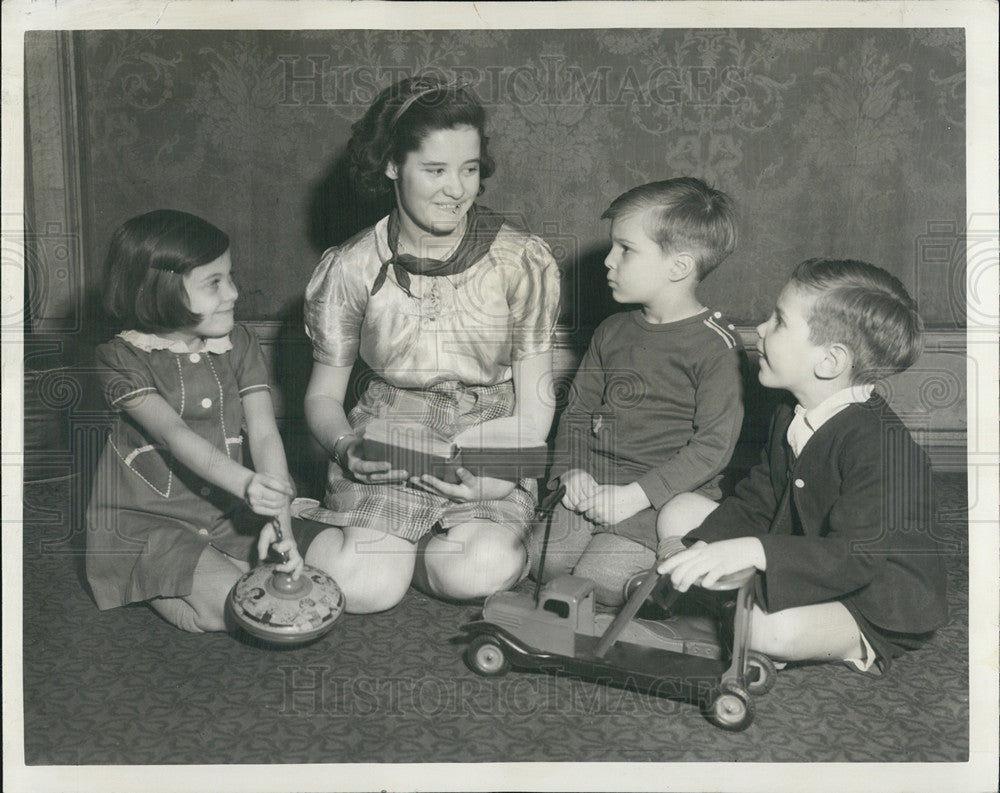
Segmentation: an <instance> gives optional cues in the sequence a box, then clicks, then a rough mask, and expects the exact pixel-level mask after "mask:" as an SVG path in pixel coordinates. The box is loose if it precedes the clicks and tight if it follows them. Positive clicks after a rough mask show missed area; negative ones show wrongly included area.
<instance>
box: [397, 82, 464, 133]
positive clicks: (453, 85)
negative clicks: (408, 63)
mask: <svg viewBox="0 0 1000 793" xmlns="http://www.w3.org/2000/svg"><path fill="white" fill-rule="evenodd" d="M415 82H422V83H423V84H424V87H423V88H420V89H419V90H418V91H417V92H416V93H415V94H413V95H412V96H408V97H407V98H406V99H405V100H404V102H403V104H401V105H400V106H399V109H398V110H396V112H395V114H393V117H392V121H390V122H389V126H395V125H396V122H398V121H399V119H400V118H402V116H403V114H404V113H405V112H406V111H407V110H409V109H410V108H411V107H412V106H413V103H414V102H416V101H417V100H418V99H420V98H421V97H424V96H427V94H432V93H434V92H435V91H460V90H462V89H463V88H466V87H468V86H467V84H466V83H465V82H464V81H462V80H450V81H449V82H447V83H431V82H430V81H429V80H427V79H426V78H419V79H418V80H417V81H415Z"/></svg>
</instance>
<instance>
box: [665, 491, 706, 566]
mask: <svg viewBox="0 0 1000 793" xmlns="http://www.w3.org/2000/svg"><path fill="white" fill-rule="evenodd" d="M718 506H719V505H718V503H717V502H715V501H712V499H710V498H707V497H706V496H703V495H700V494H699V493H680V494H678V495H676V496H674V497H673V498H672V499H670V501H668V502H667V503H666V504H664V505H663V507H662V508H661V509H660V513H659V515H658V516H657V518H656V536H657V539H658V540H659V546H658V548H657V552H656V558H657V559H663V558H665V557H666V556H669V555H670V551H671V550H672V549H674V548H675V546H676V543H677V539H678V538H680V537H683V536H684V535H685V534H687V533H688V532H689V531H691V530H692V529H696V528H698V527H699V526H700V525H701V523H702V521H703V520H705V518H707V517H708V515H709V513H711V512H712V511H713V510H714V509H715V508H716V507H718Z"/></svg>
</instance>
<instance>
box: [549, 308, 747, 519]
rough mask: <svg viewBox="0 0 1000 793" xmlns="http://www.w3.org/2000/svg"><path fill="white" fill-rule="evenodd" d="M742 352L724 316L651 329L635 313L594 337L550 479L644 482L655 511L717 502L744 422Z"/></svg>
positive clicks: (706, 315) (704, 315)
mask: <svg viewBox="0 0 1000 793" xmlns="http://www.w3.org/2000/svg"><path fill="white" fill-rule="evenodd" d="M741 355H742V345H741V343H740V338H739V335H738V333H737V332H736V329H735V328H734V326H733V325H732V324H731V323H730V322H729V321H728V320H726V319H725V318H724V317H723V316H722V314H721V313H720V312H713V311H709V310H705V311H702V312H700V313H699V314H696V315H695V316H693V317H689V318H687V319H682V320H679V321H677V322H668V323H664V324H653V323H650V322H647V321H646V320H645V319H644V318H643V316H642V313H641V312H640V311H638V310H635V311H627V312H622V313H619V314H615V315H613V316H611V317H609V318H608V319H606V320H605V321H604V322H602V323H601V325H600V326H599V327H598V328H597V330H596V331H595V332H594V336H593V338H592V339H591V342H590V346H589V348H588V349H587V352H586V354H585V355H584V357H583V360H582V361H581V363H580V368H579V369H578V370H577V373H576V377H575V378H574V380H573V386H572V389H571V391H570V395H569V401H568V404H567V407H566V410H565V411H564V412H563V415H562V417H561V419H560V422H559V431H558V433H557V435H556V444H555V456H554V462H553V466H552V475H553V476H558V475H559V474H561V473H564V472H565V471H567V470H569V469H571V468H582V469H583V470H585V471H587V472H589V473H590V474H591V475H592V476H593V477H594V478H595V479H596V480H597V481H598V483H600V484H613V485H625V484H630V483H631V482H638V483H639V485H640V487H642V489H643V491H644V492H645V494H646V496H647V497H648V498H649V501H650V503H651V504H652V506H653V507H654V508H656V509H659V508H660V507H662V506H663V505H664V504H665V503H666V502H667V501H669V500H670V499H671V498H673V497H674V496H675V495H677V494H678V493H684V492H690V491H694V490H698V491H699V492H701V493H704V494H705V495H707V496H709V497H712V498H718V496H719V490H718V479H719V473H720V472H721V471H722V469H723V468H724V467H725V466H726V464H727V463H728V462H729V459H730V457H731V456H732V453H733V449H734V448H735V446H736V441H737V438H738V437H739V433H740V427H741V425H742V422H743V401H742V379H741V376H740V360H741Z"/></svg>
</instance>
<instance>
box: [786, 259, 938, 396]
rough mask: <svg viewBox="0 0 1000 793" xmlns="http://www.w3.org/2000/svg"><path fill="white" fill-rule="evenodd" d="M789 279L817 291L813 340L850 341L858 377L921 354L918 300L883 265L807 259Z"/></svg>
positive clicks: (878, 374)
mask: <svg viewBox="0 0 1000 793" xmlns="http://www.w3.org/2000/svg"><path fill="white" fill-rule="evenodd" d="M789 283H791V284H795V285H796V286H797V287H799V288H801V289H806V290H809V291H811V292H815V293H816V300H815V301H814V302H813V305H812V310H811V313H810V315H809V316H808V317H807V321H808V323H809V340H810V341H811V342H813V343H814V344H832V343H834V342H840V343H841V344H844V345H846V346H847V347H848V348H849V349H850V350H851V352H852V353H853V355H854V372H853V377H852V380H853V382H856V383H871V382H875V381H876V380H878V379H880V378H882V377H885V376H887V375H891V374H895V373H897V372H902V371H903V370H904V369H907V368H909V367H910V366H912V365H913V363H914V362H915V361H916V360H917V358H918V357H919V356H920V353H921V350H922V349H923V337H922V333H923V324H922V322H921V321H920V315H919V314H918V313H917V304H916V303H915V302H914V300H913V298H911V297H910V295H909V293H908V292H907V291H906V287H904V286H903V284H902V282H900V280H899V279H898V278H896V277H895V276H893V275H890V274H889V273H888V272H886V271H885V270H883V269H882V268H880V267H876V266H875V265H873V264H868V263H867V262H861V261H856V260H854V259H808V260H807V261H804V262H802V263H801V264H800V265H799V266H798V267H796V268H795V271H794V272H793V273H792V277H791V279H790V281H789Z"/></svg>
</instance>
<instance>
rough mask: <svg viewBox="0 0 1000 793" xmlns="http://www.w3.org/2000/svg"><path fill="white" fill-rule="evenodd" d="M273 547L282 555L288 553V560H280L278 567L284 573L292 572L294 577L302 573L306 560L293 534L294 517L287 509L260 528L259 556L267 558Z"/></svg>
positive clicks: (258, 540)
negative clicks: (292, 517)
mask: <svg viewBox="0 0 1000 793" xmlns="http://www.w3.org/2000/svg"><path fill="white" fill-rule="evenodd" d="M279 536H280V539H279ZM271 547H273V548H274V550H275V551H276V552H277V553H279V554H281V555H282V557H284V556H285V555H287V561H281V562H279V563H278V564H277V565H276V569H278V570H280V571H281V572H283V573H291V574H292V578H293V579H296V578H298V577H299V576H300V575H302V568H303V566H304V565H305V562H304V561H303V559H302V555H301V554H300V553H299V548H298V545H296V543H295V538H294V537H293V536H292V519H291V514H290V512H289V511H288V510H287V509H286V510H283V511H282V512H281V514H279V515H278V516H277V517H276V518H275V519H274V520H270V521H268V522H267V525H266V526H264V528H262V529H261V530H260V537H259V538H258V539H257V556H258V558H260V559H266V558H267V555H268V551H269V549H270V548H271Z"/></svg>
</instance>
